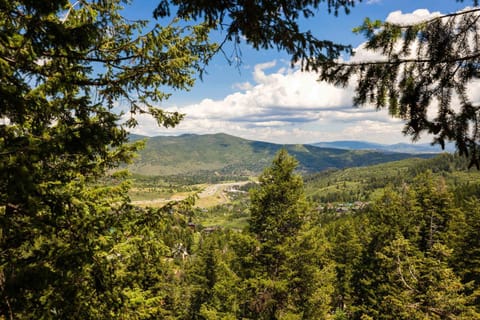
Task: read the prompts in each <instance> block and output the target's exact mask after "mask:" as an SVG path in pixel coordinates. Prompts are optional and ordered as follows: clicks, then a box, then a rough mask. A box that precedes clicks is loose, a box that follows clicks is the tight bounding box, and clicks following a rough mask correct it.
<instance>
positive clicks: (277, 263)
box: [244, 149, 333, 319]
mask: <svg viewBox="0 0 480 320" xmlns="http://www.w3.org/2000/svg"><path fill="white" fill-rule="evenodd" d="M296 165H297V161H296V160H295V159H294V158H292V157H291V156H290V155H288V153H287V151H286V150H284V149H282V150H280V151H279V152H278V153H277V155H276V156H275V158H274V159H273V161H272V165H271V166H270V167H268V168H266V169H265V170H264V172H263V173H262V175H261V176H260V177H259V186H258V188H256V189H254V190H253V191H252V193H251V206H250V214H251V219H250V224H249V231H250V232H251V233H252V235H253V236H254V237H256V238H257V239H258V243H259V245H258V249H257V250H256V252H255V254H254V259H255V263H254V265H253V270H254V273H253V274H251V275H250V277H248V278H246V279H244V287H245V296H246V297H247V299H249V302H248V309H247V313H246V314H245V316H247V317H254V318H257V319H297V318H304V319H322V318H324V317H325V316H326V315H327V314H328V312H329V304H330V297H331V291H332V290H333V286H332V284H331V281H332V280H333V268H332V265H331V263H330V260H328V259H327V254H326V250H327V249H326V248H325V246H326V244H325V242H326V241H325V238H322V237H318V238H316V237H315V234H314V232H313V231H308V227H307V226H306V224H305V223H306V221H307V219H306V218H307V217H308V214H309V206H308V203H307V201H306V199H305V194H304V190H303V180H302V178H301V177H300V176H299V175H298V174H296V173H295V172H294V169H295V168H296ZM324 241H325V242H324Z"/></svg>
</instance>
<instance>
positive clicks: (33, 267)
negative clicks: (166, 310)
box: [0, 0, 216, 319]
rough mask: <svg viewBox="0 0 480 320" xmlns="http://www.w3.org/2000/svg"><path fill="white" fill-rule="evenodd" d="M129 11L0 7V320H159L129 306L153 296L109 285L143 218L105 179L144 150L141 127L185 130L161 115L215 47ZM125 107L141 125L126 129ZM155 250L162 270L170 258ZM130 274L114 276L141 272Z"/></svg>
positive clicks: (61, 4)
mask: <svg viewBox="0 0 480 320" xmlns="http://www.w3.org/2000/svg"><path fill="white" fill-rule="evenodd" d="M123 5H128V1H120V0H112V1H76V2H70V1H66V0H53V1H1V2H0V30H1V32H0V33H1V35H0V79H1V80H0V82H1V83H2V85H1V88H0V118H1V119H2V121H1V123H0V181H1V182H0V219H1V224H0V225H1V229H0V245H1V248H0V252H1V253H0V266H1V267H0V279H1V281H0V304H1V307H0V314H1V317H5V318H8V319H10V318H39V319H41V318H63V319H68V318H82V319H89V318H94V319H102V318H111V317H115V315H117V316H118V314H120V313H121V314H122V316H123V317H125V318H129V317H134V316H133V315H134V314H137V312H139V314H140V315H141V317H147V316H148V314H150V311H147V310H146V309H145V308H144V305H140V304H137V303H133V304H131V302H132V301H135V300H136V299H137V298H139V295H143V294H146V292H148V290H153V288H146V287H145V286H138V284H139V283H140V282H141V281H140V280H138V282H136V280H135V279H132V280H128V281H135V282H136V284H135V285H132V286H130V285H129V284H127V283H129V282H128V281H126V282H123V280H122V281H116V280H115V281H114V285H112V286H111V287H106V284H105V283H103V281H104V280H105V279H104V276H105V274H106V270H105V269H104V268H105V263H106V261H105V259H107V258H106V257H109V254H110V253H111V251H112V250H113V249H114V248H117V247H118V246H119V245H120V243H123V241H124V240H125V238H124V237H126V235H127V234H129V232H134V230H135V229H134V230H130V231H128V230H125V228H126V224H127V225H128V224H129V223H134V221H135V220H130V221H126V220H125V219H126V218H127V217H130V218H131V219H134V217H135V215H133V216H132V215H130V210H131V209H130V208H129V206H128V205H127V203H128V197H127V196H126V192H127V186H126V185H125V184H118V183H117V184H118V186H113V187H104V186H102V185H99V184H97V179H98V178H101V177H104V175H105V174H106V173H108V172H110V169H112V168H115V167H117V166H118V165H119V164H120V163H123V162H126V161H127V162H128V161H129V160H131V158H132V154H133V152H134V151H136V150H137V149H138V148H139V146H140V144H138V143H136V144H128V143H127V131H126V129H125V127H131V126H134V125H135V123H136V122H135V119H134V118H133V115H135V114H151V115H152V116H154V117H155V118H156V120H157V121H158V123H159V124H160V125H163V126H166V127H170V126H174V125H176V124H177V123H178V122H179V121H180V120H181V119H182V115H181V114H178V113H167V112H163V111H162V110H160V109H156V108H154V107H153V103H157V102H159V101H161V100H164V99H166V98H167V97H168V93H167V92H164V91H163V89H164V88H165V87H170V88H175V89H188V88H189V87H190V86H191V85H192V84H193V79H194V75H195V73H197V72H199V71H201V70H202V68H203V65H204V63H206V62H207V61H208V59H209V57H210V55H211V53H212V52H213V51H214V50H215V49H216V46H215V45H211V44H209V43H208V41H207V34H208V27H205V26H202V25H199V26H193V27H183V26H180V25H179V24H178V23H176V22H175V21H174V22H172V23H171V24H168V25H160V24H156V25H153V26H150V29H148V28H149V27H148V26H147V25H148V22H147V21H131V20H127V19H126V18H125V17H123V16H122V14H121V12H122V10H123V9H124V8H123ZM120 101H122V102H123V103H124V104H125V105H122V106H119V102H120ZM115 107H117V109H115ZM118 107H122V108H123V107H124V108H125V109H126V110H128V111H129V112H130V113H131V115H132V117H131V118H130V119H128V118H126V119H127V120H126V121H125V120H122V118H121V115H119V114H118ZM121 121H125V123H123V124H121ZM115 179H118V177H117V178H113V180H115ZM114 184H115V183H114ZM132 228H133V227H132ZM115 230H122V231H123V232H125V233H123V234H120V235H118V234H116V231H115ZM139 232H140V231H139ZM142 232H143V231H142ZM150 232H152V231H150ZM117 236H118V237H117ZM142 237H143V235H141V234H140V233H137V234H134V235H133V236H132V239H131V240H132V242H133V243H134V245H133V244H132V246H130V245H129V246H127V247H128V248H129V249H128V251H129V254H132V255H135V254H137V253H139V252H140V251H143V250H144V249H142V248H139V247H138V246H137V245H139V242H140V239H141V238H142ZM125 241H127V240H125ZM119 242H120V243H119ZM158 246H159V247H160V248H157V249H155V255H156V257H157V259H158V257H159V256H160V255H162V254H163V253H164V250H165V248H163V247H162V245H161V244H160V243H159V244H158ZM135 250H138V251H137V252H135ZM145 250H146V249H145ZM138 257H139V258H142V259H145V256H144V253H142V254H138ZM107 260H108V259H107ZM141 261H142V260H140V261H138V262H140V263H141ZM124 262H125V264H124V265H121V264H120V265H116V266H115V267H118V268H119V269H121V268H127V269H128V268H133V266H132V265H130V262H131V261H124ZM144 262H145V261H144ZM136 263H137V262H136ZM145 265H146V264H145ZM122 272H123V271H122ZM114 274H115V272H113V273H112V275H114ZM146 277H147V276H146ZM143 280H145V279H143ZM143 280H142V281H143ZM105 281H106V280H105ZM145 281H147V280H145ZM148 281H152V280H148ZM127 287H128V288H129V289H128V290H130V291H129V292H127V291H125V290H127ZM128 297H130V298H128ZM150 298H152V299H154V300H155V299H156V298H154V297H150ZM150 298H148V299H150ZM148 299H147V300H148ZM154 300H151V301H150V302H148V303H149V304H152V303H153V301H154ZM142 303H143V302H142ZM157 307H158V306H157ZM120 309H121V311H120ZM155 313H156V311H155Z"/></svg>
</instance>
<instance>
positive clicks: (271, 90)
mask: <svg viewBox="0 0 480 320" xmlns="http://www.w3.org/2000/svg"><path fill="white" fill-rule="evenodd" d="M436 15H438V13H436V12H435V13H430V12H428V11H427V10H416V11H414V12H413V13H409V14H403V13H401V12H400V11H396V12H392V13H391V14H390V15H389V16H388V18H387V20H389V21H390V22H396V23H402V24H407V23H413V22H417V21H421V20H424V19H428V18H430V17H433V16H436ZM381 58H382V57H381V55H379V54H377V53H372V52H367V51H366V50H365V49H364V45H363V44H362V45H360V46H359V47H357V48H356V55H355V57H354V58H352V60H357V61H358V60H372V59H373V60H379V59H381ZM286 66H287V64H285V63H283V62H280V63H279V62H276V61H269V62H265V63H261V64H257V65H255V67H254V68H253V71H252V78H253V80H252V81H251V82H244V83H240V84H236V85H235V88H236V89H237V90H238V91H237V92H235V93H233V94H230V95H228V96H226V97H224V98H223V99H220V100H212V99H204V100H202V101H200V102H198V103H196V104H191V105H185V106H176V107H173V108H169V110H170V111H179V112H182V113H185V114H186V118H185V120H184V121H183V122H182V123H181V124H180V125H179V126H178V127H177V128H174V129H161V128H158V126H157V125H156V123H155V121H154V120H152V119H148V118H146V117H141V118H140V119H139V121H140V123H141V125H140V126H139V127H138V128H137V129H135V130H134V132H135V133H140V134H146V135H159V134H167V135H173V134H182V133H197V134H205V133H216V132H225V133H228V134H232V135H237V136H240V137H244V138H247V139H252V140H264V141H271V142H277V143H308V142H315V141H328V140H340V139H341V140H345V139H347V140H367V141H372V142H380V143H396V142H407V141H409V140H410V138H409V137H405V136H403V135H402V133H401V131H402V129H403V122H402V121H400V120H399V119H394V118H392V117H391V116H389V115H388V112H387V111H386V110H381V111H376V110H375V109H374V108H373V107H371V106H364V107H360V108H355V107H353V106H352V98H353V95H354V87H353V86H347V87H346V88H338V87H334V86H332V85H330V84H327V83H323V82H318V81H317V79H318V75H316V74H314V73H309V72H301V71H299V70H297V69H290V68H285V67H286ZM470 91H471V92H472V93H473V95H472V97H473V98H474V99H475V100H480V82H477V83H474V84H472V86H471V87H470ZM432 115H433V114H432ZM424 138H425V139H423V140H422V142H429V141H430V138H428V137H424Z"/></svg>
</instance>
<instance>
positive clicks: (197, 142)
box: [128, 134, 434, 176]
mask: <svg viewBox="0 0 480 320" xmlns="http://www.w3.org/2000/svg"><path fill="white" fill-rule="evenodd" d="M138 139H141V138H140V137H138V136H136V137H133V140H138ZM281 148H285V149H287V150H288V152H289V153H290V154H292V155H294V156H295V157H296V159H297V160H298V161H299V166H298V168H297V170H299V171H302V172H306V173H308V172H319V171H322V170H326V169H341V168H346V167H358V166H367V165H372V164H377V163H383V162H389V161H395V160H401V159H406V158H412V157H415V158H428V157H432V156H434V155H433V154H431V153H424V154H410V153H391V152H387V153H386V152H381V151H368V150H342V149H335V148H320V147H315V146H311V145H285V146H283V145H279V144H273V143H267V142H260V141H251V140H245V139H242V138H238V137H234V136H230V135H227V134H211V135H182V136H178V137H163V136H159V137H152V138H145V148H144V149H142V150H140V151H139V156H138V158H137V159H136V160H135V161H134V162H133V164H132V165H130V166H129V167H128V168H129V169H130V170H131V171H132V172H134V173H137V174H141V175H147V176H158V175H177V174H188V175H192V174H198V173H200V172H204V173H206V174H210V175H211V174H213V173H215V172H216V173H217V174H222V175H244V176H249V175H258V174H259V173H260V172H261V171H262V170H263V168H264V167H265V166H267V165H268V163H269V162H270V161H271V159H272V158H273V157H274V155H275V153H276V152H278V150H280V149H281Z"/></svg>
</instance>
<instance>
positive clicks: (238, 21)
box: [154, 0, 355, 69]
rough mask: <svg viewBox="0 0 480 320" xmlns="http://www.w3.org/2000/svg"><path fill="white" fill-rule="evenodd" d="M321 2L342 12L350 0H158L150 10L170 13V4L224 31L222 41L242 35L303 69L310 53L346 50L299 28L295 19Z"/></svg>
mask: <svg viewBox="0 0 480 320" xmlns="http://www.w3.org/2000/svg"><path fill="white" fill-rule="evenodd" d="M323 3H326V4H327V7H328V11H329V12H331V11H333V13H334V14H335V15H337V14H338V12H339V11H340V10H342V9H343V10H344V11H345V12H346V13H348V12H349V11H350V8H351V7H353V6H354V5H355V1H354V0H346V1H345V0H328V1H327V0H308V1H278V0H271V1H218V0H216V1H209V2H204V1H185V0H173V1H168V0H161V1H160V2H159V5H158V7H157V9H156V10H155V12H154V15H155V16H156V17H166V16H169V15H170V14H171V10H170V9H171V8H172V7H173V8H174V10H176V11H177V12H176V15H177V16H179V17H181V18H183V19H187V20H188V19H190V18H193V19H203V20H204V21H205V23H206V24H207V25H209V26H212V27H213V28H215V29H224V28H225V31H226V37H225V41H227V40H229V41H234V43H237V44H238V43H240V41H241V39H242V37H244V38H245V39H246V41H247V43H249V44H251V45H252V46H253V47H254V48H255V49H271V48H275V49H277V50H284V51H286V52H287V53H288V54H290V55H291V56H292V65H293V64H294V63H296V62H298V61H300V62H301V64H302V66H303V67H304V68H306V69H308V68H312V67H313V66H314V65H313V64H312V59H311V58H312V57H315V58H316V59H319V60H322V61H324V60H326V59H332V58H337V57H338V56H339V55H340V54H341V53H342V52H350V51H351V47H350V46H348V45H340V44H336V43H334V42H332V41H330V40H319V39H317V38H316V37H315V36H314V35H313V34H312V32H311V31H301V30H300V26H299V24H298V20H299V19H301V18H309V17H313V16H314V15H315V13H316V12H318V10H319V8H320V7H321V5H322V4H323Z"/></svg>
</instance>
